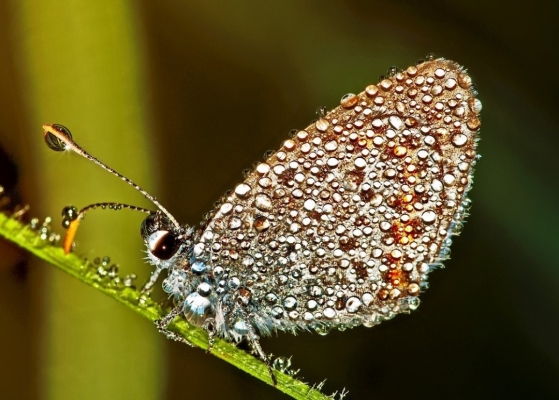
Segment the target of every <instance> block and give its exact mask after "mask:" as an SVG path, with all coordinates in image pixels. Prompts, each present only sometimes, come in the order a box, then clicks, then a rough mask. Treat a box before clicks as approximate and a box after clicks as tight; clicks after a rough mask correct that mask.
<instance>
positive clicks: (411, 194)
mask: <svg viewBox="0 0 559 400" xmlns="http://www.w3.org/2000/svg"><path fill="white" fill-rule="evenodd" d="M475 95H476V92H475V89H474V88H473V86H472V83H471V79H470V77H469V76H468V75H467V74H466V72H465V71H464V70H463V68H462V67H460V66H459V65H458V64H456V63H454V62H452V61H448V60H444V59H436V60H431V61H427V62H424V63H422V64H419V65H417V66H412V67H409V68H408V69H406V70H405V71H401V72H397V73H395V74H394V75H392V76H390V77H388V78H386V79H383V80H382V81H381V82H379V83H378V84H377V85H371V86H368V87H367V88H366V89H365V91H364V92H362V93H360V94H358V95H346V96H344V98H342V101H341V105H340V106H339V107H337V108H335V109H334V110H332V111H330V112H328V113H326V114H325V115H324V116H323V117H321V118H320V119H319V120H318V121H316V122H315V123H313V124H312V125H310V126H308V127H307V128H306V129H305V130H301V131H298V132H297V133H296V134H295V135H294V137H293V138H291V139H288V140H286V141H285V142H284V143H283V145H282V147H281V149H280V150H279V151H277V152H276V153H274V154H273V155H271V156H270V157H269V158H268V159H266V161H265V162H263V163H261V164H259V165H258V166H257V167H256V168H255V169H254V171H252V172H251V173H250V174H248V176H247V177H246V179H245V181H244V182H243V183H241V184H239V185H237V186H236V187H235V189H234V190H233V192H232V193H231V194H229V195H228V196H226V197H224V199H223V200H222V201H221V203H220V204H219V206H218V207H217V208H216V209H215V210H214V211H213V213H211V214H210V215H211V217H210V218H208V219H207V221H206V222H205V223H204V224H203V230H202V233H201V234H200V238H199V240H198V244H197V245H196V246H195V251H194V253H195V258H197V259H200V260H203V261H204V262H205V263H206V265H207V266H209V268H210V270H213V276H214V279H215V281H216V283H219V287H220V288H221V289H220V290H221V293H241V294H240V295H242V296H244V297H243V298H244V301H245V303H246V304H247V307H248V310H249V311H250V312H251V313H252V315H255V316H258V318H260V319H261V323H260V324H258V323H257V324H255V325H256V326H258V327H259V330H260V331H261V333H268V331H269V330H273V329H282V330H295V329H296V328H308V327H312V328H315V329H316V330H318V331H319V332H323V331H324V330H325V327H338V328H343V327H345V326H354V325H360V324H363V325H366V326H372V325H375V324H377V323H379V322H380V321H382V320H384V319H388V318H391V317H392V316H394V315H395V314H397V313H400V312H406V311H409V310H412V309H415V308H416V307H417V306H418V304H419V303H418V299H417V296H418V295H419V293H420V291H421V290H422V289H423V288H425V287H426V279H427V274H428V272H429V271H430V270H431V269H432V268H434V267H435V266H436V265H438V264H439V263H440V262H441V261H442V260H444V259H445V258H447V257H448V252H449V245H450V237H451V235H453V234H456V233H457V232H458V231H459V228H460V227H461V224H462V220H463V218H464V216H465V214H466V213H467V205H468V200H467V199H466V193H467V191H468V190H469V188H470V186H471V182H472V167H473V166H474V164H475V161H476V157H477V156H476V142H477V132H478V130H479V127H480V121H479V117H478V114H479V111H480V109H481V103H480V102H479V100H477V99H476V98H475ZM239 291H241V292H239ZM238 295H239V294H236V296H238ZM266 327H268V328H269V329H268V328H266Z"/></svg>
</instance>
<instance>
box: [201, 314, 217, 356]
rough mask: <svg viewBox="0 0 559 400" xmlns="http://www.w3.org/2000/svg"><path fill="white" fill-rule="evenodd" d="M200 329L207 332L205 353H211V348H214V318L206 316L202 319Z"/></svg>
mask: <svg viewBox="0 0 559 400" xmlns="http://www.w3.org/2000/svg"><path fill="white" fill-rule="evenodd" d="M202 329H204V330H205V331H206V332H208V345H209V346H208V349H207V350H206V353H211V352H212V349H213V348H214V344H215V319H214V318H208V319H206V320H205V321H204V324H203V325H202Z"/></svg>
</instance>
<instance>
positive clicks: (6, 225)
mask: <svg viewBox="0 0 559 400" xmlns="http://www.w3.org/2000/svg"><path fill="white" fill-rule="evenodd" d="M0 236H3V237H5V238H6V239H7V240H9V241H11V242H13V243H15V244H17V245H18V246H20V247H22V248H24V249H26V250H28V251H29V252H31V253H33V254H34V255H36V256H37V257H39V258H41V259H43V260H44V261H46V262H48V263H49V264H52V265H54V266H55V267H58V268H59V269H61V270H63V271H65V272H67V273H68V274H70V275H72V276H73V277H74V278H76V279H78V280H80V281H82V282H83V283H85V284H87V285H89V286H92V287H94V288H95V289H96V290H98V291H100V292H102V293H105V294H106V295H107V296H109V297H111V298H113V299H114V300H116V301H118V302H119V303H121V304H124V305H125V306H127V307H129V308H130V309H132V310H134V311H135V312H137V313H138V314H140V315H142V316H144V317H145V318H147V319H149V320H151V321H155V320H157V319H159V318H161V317H163V316H164V315H165V311H164V310H163V308H162V307H161V305H160V304H158V303H156V302H154V301H153V300H152V299H151V298H149V297H147V296H145V295H142V294H141V293H140V292H139V291H138V290H136V289H134V288H132V287H127V286H124V285H123V284H120V285H116V284H114V282H115V281H114V280H112V281H108V280H107V278H103V279H102V278H100V276H99V275H98V274H97V272H96V268H92V267H94V266H93V265H92V264H91V263H88V262H86V261H84V260H83V259H80V258H79V257H78V256H76V255H75V254H69V255H65V254H64V252H63V250H62V248H60V247H58V246H54V245H51V244H50V243H49V242H48V241H46V240H43V239H41V237H40V235H39V234H38V232H37V231H34V230H32V229H31V228H30V227H29V226H28V225H24V224H22V223H21V222H19V221H17V220H15V219H14V218H10V217H9V216H7V215H5V214H2V213H0ZM169 329H170V330H172V331H174V332H176V333H178V334H179V335H181V336H182V337H183V338H185V339H186V340H187V341H189V342H190V343H192V344H194V345H195V346H197V347H199V348H201V349H203V350H207V349H208V339H207V334H206V332H205V331H204V330H203V329H201V328H198V327H195V326H193V325H190V324H189V323H188V322H187V321H186V320H184V319H183V318H177V319H175V321H174V322H173V323H171V325H169ZM211 354H213V355H214V356H216V357H218V358H220V359H222V360H224V361H226V362H228V363H230V364H232V365H234V366H236V367H237V368H239V369H241V370H243V371H245V372H246V373H248V374H250V375H252V376H254V377H255V378H257V379H260V380H261V381H263V382H266V383H268V384H270V385H272V381H271V379H270V375H269V373H268V370H267V368H266V365H265V364H264V363H263V362H262V361H260V360H258V359H257V358H255V357H253V356H252V355H250V354H247V353H245V352H244V351H242V350H239V349H238V348H236V347H235V346H233V345H232V344H230V343H228V342H226V341H223V340H219V339H218V340H216V342H215V345H214V347H213V350H212V352H211ZM274 374H275V376H276V378H277V381H278V384H277V387H276V388H277V389H278V390H280V391H282V392H283V393H285V394H287V395H289V396H291V397H293V398H295V399H328V398H331V397H329V396H326V395H324V394H322V393H320V391H318V390H316V389H314V388H313V387H310V386H309V385H307V384H306V383H303V382H301V381H299V380H297V379H295V378H293V377H292V376H290V375H287V374H285V373H282V372H280V371H274Z"/></svg>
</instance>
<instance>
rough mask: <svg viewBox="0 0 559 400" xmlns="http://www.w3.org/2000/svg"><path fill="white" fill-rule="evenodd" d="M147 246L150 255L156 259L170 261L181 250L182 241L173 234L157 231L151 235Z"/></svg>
mask: <svg viewBox="0 0 559 400" xmlns="http://www.w3.org/2000/svg"><path fill="white" fill-rule="evenodd" d="M148 218H149V217H148ZM146 219H147V218H146ZM147 246H148V250H149V251H150V253H151V254H153V255H154V256H155V257H157V258H159V259H160V260H168V259H170V258H171V257H173V256H174V255H175V253H176V252H177V251H178V250H179V248H180V241H179V240H177V237H176V236H175V235H174V234H173V233H172V232H169V231H157V232H155V233H152V234H151V235H150V237H149V239H148V240H147Z"/></svg>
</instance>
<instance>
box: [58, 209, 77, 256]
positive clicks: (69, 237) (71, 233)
mask: <svg viewBox="0 0 559 400" xmlns="http://www.w3.org/2000/svg"><path fill="white" fill-rule="evenodd" d="M80 219H81V218H77V219H75V220H73V221H72V222H70V226H68V229H67V230H66V236H64V243H63V245H62V248H63V249H64V254H68V253H70V251H71V250H72V243H74V238H75V237H76V231H77V230H78V226H79V225H80Z"/></svg>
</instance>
